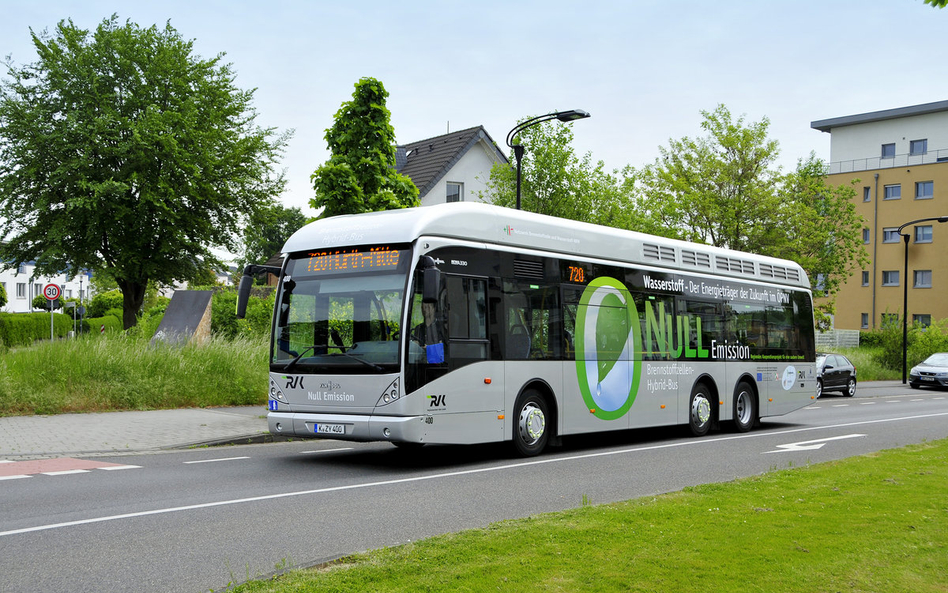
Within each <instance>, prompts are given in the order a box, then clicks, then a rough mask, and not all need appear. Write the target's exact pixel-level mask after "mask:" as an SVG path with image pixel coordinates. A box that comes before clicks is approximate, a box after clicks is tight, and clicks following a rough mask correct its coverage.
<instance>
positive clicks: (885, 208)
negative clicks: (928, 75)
mask: <svg viewBox="0 0 948 593" xmlns="http://www.w3.org/2000/svg"><path fill="white" fill-rule="evenodd" d="M810 127H812V128H813V129H815V130H819V131H821V132H826V133H829V134H830V135H831V138H830V163H829V165H830V170H829V178H828V180H829V182H830V183H832V184H848V183H850V182H852V181H853V180H858V181H857V182H856V185H855V187H856V191H857V195H856V197H855V200H856V211H857V213H858V214H860V215H861V216H862V217H863V219H864V221H865V222H864V225H863V229H862V240H863V243H864V244H865V247H866V252H867V253H868V255H869V263H868V265H867V266H866V267H865V268H863V269H861V270H857V271H856V272H855V274H853V275H852V276H851V277H850V278H849V280H848V281H847V282H846V283H845V284H844V285H843V286H842V287H841V288H840V289H839V292H838V294H837V295H836V316H835V320H834V326H835V328H836V329H863V330H867V329H874V328H878V327H879V326H880V324H881V323H882V322H883V320H884V319H885V318H886V317H887V316H893V318H898V319H901V315H902V311H903V306H902V304H903V299H904V298H905V297H906V294H907V301H908V307H907V311H908V315H909V317H908V320H909V321H918V322H921V323H923V324H928V323H931V321H932V320H936V319H944V318H948V224H942V223H941V222H939V220H937V219H939V218H941V219H943V220H945V221H946V222H948V101H939V102H936V103H926V104H923V105H913V106H910V107H901V108H897V109H887V110H884V111H876V112H872V113H862V114H858V115H849V116H845V117H837V118H832V119H825V120H820V121H814V122H812V123H811V124H810ZM920 219H935V220H921V221H920V222H914V221H919V220H920ZM910 223H911V224H910ZM900 227H901V229H902V231H901V233H900V232H899V229H900ZM906 236H907V239H908V241H907V242H906ZM906 252H907V254H908V270H907V273H906V269H905V256H906Z"/></svg>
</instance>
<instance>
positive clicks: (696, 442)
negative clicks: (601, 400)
mask: <svg viewBox="0 0 948 593" xmlns="http://www.w3.org/2000/svg"><path fill="white" fill-rule="evenodd" d="M942 416H948V412H938V413H935V414H921V415H918V416H902V417H898V418H883V419H880V420H862V421H859V422H847V423H844V424H833V425H829V426H807V427H805V428H791V429H789V430H782V431H779V432H757V433H749V434H739V435H731V436H723V437H718V438H710V439H693V440H688V441H682V442H677V443H665V444H661V445H649V446H646V447H633V448H631V449H619V450H617V451H601V452H599V453H585V454H582V455H571V456H569V457H554V458H549V459H535V460H532V461H521V462H518V463H509V464H506V465H497V466H493V467H482V468H478V469H468V470H461V471H451V472H444V473H437V474H429V475H427V476H416V477H414V478H397V479H393V480H381V481H378V482H364V483H361V484H347V485H344V486H331V487H329V488H317V489H315V490H300V491H296V492H281V493H278V494H267V495H264V496H251V497H248V498H235V499H231V500H219V501H217V502H206V503H201V504H190V505H185V506H180V507H170V508H164V509H152V510H150V511H139V512H136V513H125V514H122V515H106V516H104V517H92V518H90V519H80V520H77V521H66V522H64V523H51V524H48V525H36V526H34V527H24V528H22V529H12V530H10V531H0V537H6V536H10V535H20V534H23V533H33V532H36V531H49V530H52V529H62V528H64V527H75V526H77V525H90V524H93V523H104V522H106V521H118V520H121V519H134V518H138V517H149V516H152V515H166V514H169V513H180V512H184V511H194V510H199V509H209V508H214V507H222V506H231V505H237V504H245V503H249V502H261V501H264V500H279V499H281V498H294V497H298V496H310V495H314V494H325V493H328V492H344V491H346V490H361V489H363V488H376V487H380V486H392V485H395V484H410V483H413V482H427V481H430V480H439V479H442V478H453V477H457V476H469V475H475V474H486V473H489V472H496V471H506V470H518V469H522V468H525V467H531V466H534V465H547V464H550V463H563V462H569V461H582V460H584V459H595V458H596V457H612V456H615V455H627V454H629V453H640V452H642V451H657V450H659V449H672V448H677V447H697V446H701V447H707V446H709V445H711V444H714V443H717V442H723V441H735V440H740V439H756V438H764V437H767V438H770V437H775V436H781V435H785V434H796V433H802V432H811V431H814V430H828V429H829V430H832V429H837V428H846V427H849V426H866V425H869V424H884V423H888V422H903V421H906V420H922V419H925V418H939V417H942Z"/></svg>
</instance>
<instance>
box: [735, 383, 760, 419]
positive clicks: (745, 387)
mask: <svg viewBox="0 0 948 593" xmlns="http://www.w3.org/2000/svg"><path fill="white" fill-rule="evenodd" d="M731 412H732V418H733V421H734V428H735V429H736V430H737V432H747V431H749V430H750V429H751V428H753V427H754V426H755V425H756V424H757V423H758V421H759V420H760V394H759V393H758V392H757V384H756V383H755V382H754V380H753V379H751V378H750V377H749V376H746V375H745V376H744V377H741V379H740V380H739V381H738V382H737V385H736V386H735V388H734V398H733V405H732V410H731Z"/></svg>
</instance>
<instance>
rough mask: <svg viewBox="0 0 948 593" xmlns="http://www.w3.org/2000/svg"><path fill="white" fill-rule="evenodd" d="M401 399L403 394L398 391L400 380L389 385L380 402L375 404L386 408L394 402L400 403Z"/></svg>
mask: <svg viewBox="0 0 948 593" xmlns="http://www.w3.org/2000/svg"><path fill="white" fill-rule="evenodd" d="M401 397H402V396H401V392H400V391H399V390H398V379H395V380H394V381H392V382H391V384H389V386H388V387H386V388H385V391H383V392H382V395H381V397H379V401H378V402H377V403H376V404H375V406H376V407H379V406H386V405H388V404H390V403H392V402H396V401H398V400H399V399H401Z"/></svg>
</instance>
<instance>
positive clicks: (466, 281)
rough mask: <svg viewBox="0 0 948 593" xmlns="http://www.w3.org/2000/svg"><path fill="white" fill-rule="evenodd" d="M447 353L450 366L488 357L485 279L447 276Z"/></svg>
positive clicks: (453, 366) (458, 366)
mask: <svg viewBox="0 0 948 593" xmlns="http://www.w3.org/2000/svg"><path fill="white" fill-rule="evenodd" d="M447 289H448V298H447V303H446V304H445V308H446V309H447V318H448V336H449V338H450V344H449V347H448V353H449V357H450V367H451V368H452V369H455V368H460V367H462V366H464V365H465V364H469V363H471V362H475V361H478V360H486V359H487V358H488V347H489V343H488V340H487V280H485V279H483V278H467V277H464V276H448V277H447Z"/></svg>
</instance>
